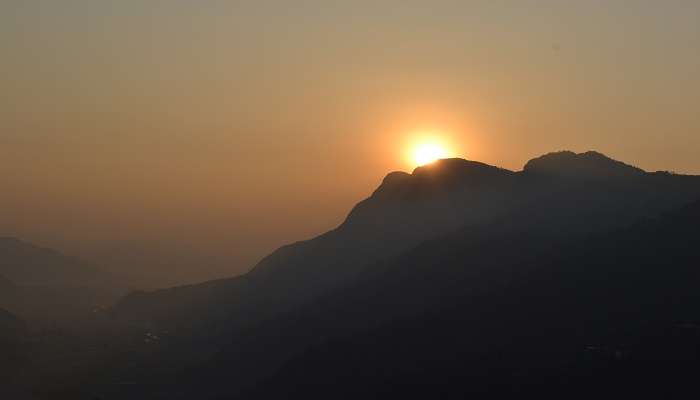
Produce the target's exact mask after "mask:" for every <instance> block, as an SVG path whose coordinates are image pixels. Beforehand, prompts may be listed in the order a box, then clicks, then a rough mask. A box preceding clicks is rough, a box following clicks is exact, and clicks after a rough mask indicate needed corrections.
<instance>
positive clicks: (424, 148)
mask: <svg viewBox="0 0 700 400" xmlns="http://www.w3.org/2000/svg"><path fill="white" fill-rule="evenodd" d="M413 156H414V158H415V160H416V164H418V166H419V167H420V166H422V165H425V164H430V163H432V162H434V161H437V160H440V159H442V158H446V157H447V150H446V149H445V148H444V147H442V146H441V145H439V144H437V143H424V144H421V145H418V146H417V147H416V148H415V150H414V153H413Z"/></svg>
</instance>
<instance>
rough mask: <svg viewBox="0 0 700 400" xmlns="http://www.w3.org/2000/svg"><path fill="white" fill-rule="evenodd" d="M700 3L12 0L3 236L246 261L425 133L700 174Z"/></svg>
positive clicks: (497, 147)
mask: <svg viewBox="0 0 700 400" xmlns="http://www.w3.org/2000/svg"><path fill="white" fill-rule="evenodd" d="M698 21H700V1H695V0H688V1H642V0H639V1H633V0H625V1H610V0H607V1H593V0H588V1H580V2H574V1H564V0H562V1H551V0H550V1H544V0H538V1H496V0H489V1H453V2H440V1H435V0H433V1H424V2H418V1H406V0H402V1H384V2H382V1H367V2H363V1H357V0H354V1H345V2H335V1H328V0H326V1H276V2H265V1H260V0H257V1H251V2H244V1H206V0H201V1H182V0H169V1H165V0H163V1H155V0H154V1H135V0H134V1H127V0H119V1H116V0H115V1H95V0H80V1H77V0H62V1H55V0H47V1H34V0H16V1H15V0H4V1H2V2H0V51H1V53H2V62H1V64H0V65H2V69H1V71H2V74H0V87H1V88H2V94H0V112H1V113H2V114H1V115H0V193H2V196H0V235H11V236H20V237H23V238H26V239H28V240H33V241H36V242H39V243H42V244H46V245H54V246H60V247H63V248H66V249H70V250H72V251H82V250H84V249H89V248H95V247H100V246H109V245H110V243H113V242H118V241H125V240H129V241H134V240H135V241H163V242H173V243H189V244H191V245H192V246H193V247H194V248H196V249H199V250H201V251H203V252H219V253H227V254H229V255H230V257H231V258H230V259H231V260H232V261H231V264H232V270H244V269H247V268H248V267H250V264H251V263H252V261H253V260H255V259H256V258H258V257H260V256H262V255H264V254H266V253H268V252H269V251H270V250H272V249H273V248H275V247H276V246H278V245H280V244H282V243H285V242H288V241H292V240H298V239H303V238H306V237H309V236H312V235H314V234H316V233H320V232H322V231H324V230H327V229H329V228H331V227H333V226H335V225H337V224H338V223H339V222H340V221H341V220H342V219H343V218H344V216H345V214H346V212H347V211H348V210H349V209H350V207H351V206H352V205H353V204H354V203H356V202H357V201H358V200H360V199H362V198H363V197H365V196H367V195H368V194H369V193H371V191H372V190H373V189H374V188H375V187H376V186H377V184H378V183H379V182H380V181H381V179H382V177H383V176H384V175H385V174H386V173H387V172H388V171H390V170H395V169H403V170H410V169H412V168H413V165H412V164H411V163H410V161H409V160H408V158H407V152H408V150H407V148H408V147H410V146H411V144H412V143H413V142H414V141H415V140H417V139H418V138H420V136H421V134H422V133H423V132H434V133H436V134H438V136H440V137H441V139H442V140H443V141H444V142H447V143H449V144H450V148H451V149H452V151H453V152H454V153H455V155H459V156H462V157H465V158H470V159H476V160H480V161H484V162H488V163H491V164H497V165H500V166H504V167H508V168H512V169H520V168H521V167H522V165H523V164H524V163H525V161H527V160H528V159H529V158H531V157H533V156H536V155H539V154H541V153H544V152H548V151H552V150H560V149H572V150H577V151H584V150H588V149H596V150H599V151H602V152H604V153H607V154H609V155H611V156H613V157H615V158H618V159H621V160H624V161H628V162H631V163H634V164H636V165H638V166H640V167H642V168H645V169H649V170H657V169H669V170H675V171H678V172H686V173H696V174H700V157H698V153H699V151H700V75H699V71H700V23H698Z"/></svg>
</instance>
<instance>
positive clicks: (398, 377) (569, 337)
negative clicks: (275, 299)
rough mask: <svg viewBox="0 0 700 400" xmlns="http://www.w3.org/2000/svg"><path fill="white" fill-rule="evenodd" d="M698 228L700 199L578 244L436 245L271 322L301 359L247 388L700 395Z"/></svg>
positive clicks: (374, 393) (304, 394)
mask: <svg viewBox="0 0 700 400" xmlns="http://www.w3.org/2000/svg"><path fill="white" fill-rule="evenodd" d="M698 225H700V202H696V203H694V204H692V205H690V206H687V207H684V208H682V209H680V210H678V211H676V212H673V213H669V214H666V215H664V216H663V217H661V218H658V219H654V220H649V221H646V222H642V223H638V224H635V225H634V226H632V227H630V228H626V229H619V230H614V231H611V232H605V233H597V234H590V235H585V236H581V237H577V238H572V239H571V240H561V239H560V238H557V237H548V236H537V235H533V236H520V235H518V236H503V237H500V238H496V239H495V240H491V241H488V242H484V241H481V240H479V239H478V238H475V237H474V236H473V235H471V234H470V233H469V232H466V231H463V232H458V233H456V234H453V235H450V236H449V237H446V238H443V239H441V240H436V241H431V242H427V243H425V244H423V245H421V246H418V247H417V248H415V249H414V250H412V251H410V252H408V253H406V254H405V255H403V256H401V257H399V258H398V259H396V260H395V261H393V262H391V263H390V265H387V266H384V267H383V268H382V270H383V272H382V273H381V274H370V275H368V276H366V277H364V279H362V280H360V281H358V282H357V283H356V284H354V285H351V286H349V287H347V288H345V289H344V290H342V291H339V292H337V293H336V294H334V295H331V296H327V297H325V298H324V299H323V300H321V301H318V302H316V303H314V305H312V306H309V307H307V308H306V309H304V310H303V311H301V312H299V313H298V314H296V315H293V316H290V317H289V318H287V319H286V320H279V321H277V324H276V325H271V326H267V327H266V330H268V331H275V330H279V331H280V332H284V336H286V337H293V338H294V339H293V340H289V341H287V342H286V346H292V347H294V348H296V349H297V352H298V353H297V357H296V358H295V359H294V360H293V361H291V362H289V363H288V364H287V365H286V366H285V367H283V368H282V369H281V370H280V371H278V372H277V374H276V375H275V377H274V378H271V379H269V380H266V381H265V382H264V383H263V384H261V385H259V386H258V388H257V389H256V390H254V391H251V392H249V393H247V394H246V396H244V398H275V397H287V396H292V397H296V398H326V397H325V396H329V395H333V397H334V398H383V397H384V396H385V395H386V394H388V393H391V396H392V397H397V398H425V397H426V396H427V397H431V396H440V397H441V398H443V397H444V398H464V397H465V396H467V397H468V396H470V395H471V396H473V395H478V396H488V397H489V398H494V397H497V396H499V395H502V396H506V395H514V394H516V393H517V394H520V395H522V394H526V393H529V394H537V395H551V396H554V397H557V398H561V396H565V397H568V398H572V397H575V398H579V397H580V398H589V396H592V395H596V396H620V395H624V396H633V397H634V396H641V395H645V394H647V395H648V394H652V393H653V394H656V395H666V396H667V395H669V394H674V395H681V394H683V395H689V394H691V393H697V389H696V387H695V378H694V376H693V371H696V370H697V368H698V367H700V361H698V360H700V323H699V322H698V321H700V312H699V311H698V310H700V296H698V294H697V287H698V285H700V269H698V266H699V265H700V251H698V248H699V246H700V237H699V236H698V235H697V234H696V230H697V226H698ZM265 338H266V339H267V340H268V341H267V342H266V343H260V342H259V341H256V342H255V344H256V345H259V346H261V347H260V348H259V349H262V348H264V347H265V346H268V347H267V348H266V349H265V350H264V351H262V350H260V354H261V355H262V354H267V353H268V352H271V353H275V352H277V351H284V350H286V351H287V352H288V353H292V351H291V350H289V349H288V348H287V347H285V345H284V344H275V342H274V341H273V340H270V339H271V338H270V337H265ZM300 338H301V339H300ZM251 343H253V342H252V341H251V342H248V344H251ZM299 343H304V345H303V346H300V345H299ZM269 346H277V347H273V348H270V347H269ZM304 348H306V350H305V351H302V350H301V349H304ZM248 351H251V350H250V349H248ZM240 354H241V353H228V354H226V355H225V356H222V359H219V360H217V362H218V363H219V365H223V364H229V365H235V363H233V361H232V360H233V359H232V358H229V357H232V356H237V355H240ZM253 358H254V357H251V359H253ZM223 359H226V360H227V361H226V362H225V361H223ZM235 372H237V371H234V373H235ZM574 388H576V389H575V390H574Z"/></svg>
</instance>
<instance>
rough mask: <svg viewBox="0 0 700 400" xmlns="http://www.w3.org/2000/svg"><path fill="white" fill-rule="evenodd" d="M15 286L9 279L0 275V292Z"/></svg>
mask: <svg viewBox="0 0 700 400" xmlns="http://www.w3.org/2000/svg"><path fill="white" fill-rule="evenodd" d="M14 288H15V284H14V283H12V281H10V280H9V279H7V278H5V277H4V276H2V275H0V292H4V291H7V290H12V289H14Z"/></svg>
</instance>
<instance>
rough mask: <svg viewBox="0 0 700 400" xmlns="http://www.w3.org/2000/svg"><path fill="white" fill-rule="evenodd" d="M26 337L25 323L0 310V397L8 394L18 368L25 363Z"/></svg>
mask: <svg viewBox="0 0 700 400" xmlns="http://www.w3.org/2000/svg"><path fill="white" fill-rule="evenodd" d="M26 335H27V327H26V325H25V323H24V321H22V320H21V319H20V318H18V317H17V316H15V315H14V314H12V313H10V312H8V311H6V310H3V309H0V395H4V394H6V393H5V391H6V390H9V386H10V383H11V380H12V379H13V378H14V377H15V374H16V372H17V370H18V367H20V366H22V365H23V363H24V358H25V356H26V354H25V348H24V347H25V346H24V342H25V339H26Z"/></svg>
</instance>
